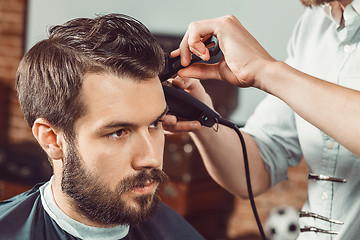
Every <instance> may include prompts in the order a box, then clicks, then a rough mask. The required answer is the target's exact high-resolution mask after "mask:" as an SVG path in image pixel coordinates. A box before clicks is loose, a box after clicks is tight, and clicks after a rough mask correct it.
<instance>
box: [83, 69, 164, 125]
mask: <svg viewBox="0 0 360 240" xmlns="http://www.w3.org/2000/svg"><path fill="white" fill-rule="evenodd" d="M81 91H82V93H81V95H82V100H83V101H84V103H85V106H86V114H85V115H87V117H92V120H95V119H99V120H100V119H101V121H106V122H112V121H124V122H131V121H134V120H139V119H140V118H142V119H144V121H145V120H147V119H149V120H150V119H153V118H157V117H158V116H159V115H161V114H162V113H163V112H164V109H165V108H166V102H165V98H164V94H163V91H162V87H161V83H160V81H159V80H158V79H157V78H154V79H148V80H144V81H138V80H133V79H129V78H121V77H117V76H114V75H111V74H103V73H101V74H99V73H91V74H87V75H86V76H85V77H84V81H83V87H82V90H81Z"/></svg>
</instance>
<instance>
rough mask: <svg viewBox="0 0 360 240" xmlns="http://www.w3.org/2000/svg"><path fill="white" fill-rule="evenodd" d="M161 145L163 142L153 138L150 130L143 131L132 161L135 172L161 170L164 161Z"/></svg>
mask: <svg viewBox="0 0 360 240" xmlns="http://www.w3.org/2000/svg"><path fill="white" fill-rule="evenodd" d="M160 144H162V142H161V141H159V139H157V137H156V136H152V135H151V134H150V133H149V131H148V130H144V131H141V132H140V134H139V136H138V139H137V143H136V147H135V148H136V150H135V154H134V157H133V160H132V165H133V168H134V169H135V170H142V169H151V168H159V167H160V166H161V165H162V161H163V156H162V153H161V151H160V149H161V146H159V145H160Z"/></svg>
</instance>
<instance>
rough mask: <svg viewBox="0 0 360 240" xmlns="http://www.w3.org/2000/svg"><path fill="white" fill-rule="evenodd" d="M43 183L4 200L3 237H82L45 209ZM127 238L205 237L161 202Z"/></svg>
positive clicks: (40, 239)
mask: <svg viewBox="0 0 360 240" xmlns="http://www.w3.org/2000/svg"><path fill="white" fill-rule="evenodd" d="M39 187H40V184H38V185H36V186H35V187H34V188H33V189H31V190H30V191H28V192H25V193H22V194H20V195H18V196H15V197H13V198H11V199H9V200H6V201H4V202H1V203H0V240H5V239H6V240H43V239H47V240H57V239H61V240H65V239H66V240H73V239H78V238H76V237H74V236H72V235H70V234H69V233H67V232H65V231H64V230H63V229H62V228H60V227H59V226H58V225H57V223H56V222H55V221H54V220H53V219H52V218H51V217H50V216H49V215H48V213H47V212H46V211H45V209H44V208H43V205H42V203H41V199H40V198H41V197H40V190H39ZM122 239H123V240H134V239H136V240H137V239H155V240H161V239H166V240H168V239H169V240H171V239H176V240H193V239H194V240H195V239H196V240H197V239H204V238H203V237H201V236H200V234H199V233H198V232H196V230H195V229H194V228H193V227H192V226H191V225H190V224H189V223H188V222H186V221H185V220H184V219H183V218H182V217H181V216H180V215H179V214H177V213H176V212H175V211H174V210H173V209H171V208H170V207H168V206H167V205H165V204H164V203H162V202H161V203H160V204H159V208H158V210H157V211H156V213H155V216H154V217H152V218H149V219H148V220H147V221H145V222H143V223H142V224H140V225H138V226H130V230H129V233H128V235H127V236H126V237H124V238H122Z"/></svg>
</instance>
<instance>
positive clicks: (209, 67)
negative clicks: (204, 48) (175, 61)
mask: <svg viewBox="0 0 360 240" xmlns="http://www.w3.org/2000/svg"><path fill="white" fill-rule="evenodd" d="M178 76H180V77H191V78H197V79H200V80H206V79H217V80H221V79H220V75H219V71H218V66H217V64H204V63H194V64H192V65H190V66H189V67H187V68H184V69H181V70H180V71H179V72H178Z"/></svg>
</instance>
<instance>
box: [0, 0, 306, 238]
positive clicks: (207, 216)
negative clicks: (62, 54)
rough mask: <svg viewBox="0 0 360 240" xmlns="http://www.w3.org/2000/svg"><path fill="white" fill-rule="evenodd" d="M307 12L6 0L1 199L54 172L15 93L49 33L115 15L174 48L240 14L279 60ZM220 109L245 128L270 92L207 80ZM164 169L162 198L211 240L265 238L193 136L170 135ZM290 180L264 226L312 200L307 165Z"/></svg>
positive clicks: (253, 6)
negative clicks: (285, 209) (281, 209)
mask: <svg viewBox="0 0 360 240" xmlns="http://www.w3.org/2000/svg"><path fill="white" fill-rule="evenodd" d="M303 11H304V7H302V5H301V4H300V1H298V0H273V1H266V0H225V1H221V2H220V1H214V0H207V1H203V0H197V1H194V0H182V1H169V0H152V1H146V0H131V1H124V0H102V1H89V0H76V1H73V0H62V1H57V0H0V200H3V199H7V198H9V197H11V196H14V195H16V194H18V193H20V192H23V191H25V190H27V189H29V188H31V187H32V186H33V184H35V183H37V182H42V181H47V180H48V178H49V176H50V175H51V168H50V166H49V164H48V161H47V159H46V156H44V154H43V153H42V151H41V150H40V147H38V146H37V144H36V143H35V141H34V138H33V136H32V134H31V130H30V128H29V127H28V126H27V124H26V123H25V121H24V120H23V115H22V112H21V110H20V108H19V104H18V102H17V98H16V92H15V90H14V82H15V73H16V69H17V66H18V64H19V61H20V59H21V57H22V56H23V54H24V52H26V51H27V50H28V49H29V48H31V46H33V45H34V44H35V43H36V42H37V41H39V40H41V39H43V38H45V37H47V30H48V28H49V27H50V26H52V25H54V24H62V23H64V22H65V21H67V20H69V19H72V18H76V17H94V16H95V15H96V14H105V13H111V12H117V13H124V14H127V15H130V16H132V17H134V18H136V19H138V20H140V21H141V22H142V23H144V24H145V25H146V26H147V27H148V28H149V29H150V31H152V32H153V34H154V35H155V37H156V38H157V39H158V40H159V42H160V44H161V45H162V46H163V48H164V49H165V50H167V51H170V50H172V49H174V48H176V47H177V46H178V43H179V42H180V40H181V38H182V36H183V34H184V33H185V31H186V29H187V26H188V24H189V23H190V22H192V21H196V20H201V19H207V18H214V17H220V16H223V15H227V14H232V15H235V16H236V17H237V18H238V19H239V20H240V21H241V22H242V24H243V25H244V26H245V27H246V28H247V29H248V30H249V32H250V33H251V34H253V35H254V36H255V38H256V39H257V40H258V41H259V42H260V43H261V44H262V45H263V47H264V48H265V49H266V50H268V52H269V53H270V54H271V55H272V56H273V57H275V58H276V59H279V60H285V59H286V45H287V41H288V40H289V37H290V35H291V32H292V28H293V27H294V25H295V23H296V21H297V19H298V18H299V17H300V16H301V14H302V12H303ZM204 85H205V87H206V89H207V91H208V92H209V93H210V95H211V96H212V98H213V100H214V103H215V108H216V109H217V111H218V112H220V114H221V115H222V116H225V117H226V118H229V119H231V120H232V121H233V122H235V123H236V124H238V125H239V126H242V125H244V124H245V123H246V120H247V119H248V117H249V116H250V115H251V113H252V112H253V110H254V108H255V107H256V105H257V104H258V103H259V101H261V99H262V98H263V97H264V96H265V94H264V93H262V92H260V91H258V90H256V89H252V88H248V89H237V88H235V87H232V86H229V85H227V84H224V83H220V82H216V81H213V80H209V81H206V82H204ZM164 161H165V162H164V168H165V171H166V172H167V173H168V174H169V176H170V179H171V180H170V181H169V182H168V183H167V184H164V185H163V186H162V193H161V194H162V199H163V200H164V201H165V202H166V203H168V204H169V205H171V206H172V207H173V208H175V210H177V211H178V212H179V213H180V214H182V215H183V216H184V217H185V218H186V219H188V220H189V222H190V223H191V224H193V226H194V227H195V228H196V229H198V231H200V233H202V234H203V235H204V236H205V238H206V239H259V238H258V230H257V227H256V224H255V220H254V217H253V215H252V211H251V208H250V204H249V202H248V200H242V199H239V198H237V197H233V196H231V195H230V194H228V193H227V192H226V191H224V190H223V189H222V188H220V187H219V186H218V185H217V184H216V183H215V182H213V181H212V180H211V179H210V177H209V176H208V174H207V172H206V170H205V169H204V166H203V164H202V161H201V158H200V156H199V153H198V152H197V150H196V147H195V146H194V144H193V143H192V142H191V140H190V139H189V137H188V136H187V135H177V136H168V137H167V139H166V146H165V157H164ZM289 171H290V173H289V180H288V181H285V182H283V183H281V184H277V185H276V186H275V187H274V188H273V189H272V190H270V191H269V192H268V193H266V194H263V195H262V196H259V197H257V198H256V203H257V207H258V211H259V214H260V217H261V219H262V221H263V222H264V221H265V220H266V217H267V214H268V212H269V211H270V210H271V209H272V208H274V207H276V206H278V205H283V204H287V205H291V206H294V207H296V208H300V207H301V206H302V204H303V202H304V200H305V198H306V187H307V186H306V167H305V164H304V162H302V163H301V164H300V166H298V167H296V168H291V169H289Z"/></svg>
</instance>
